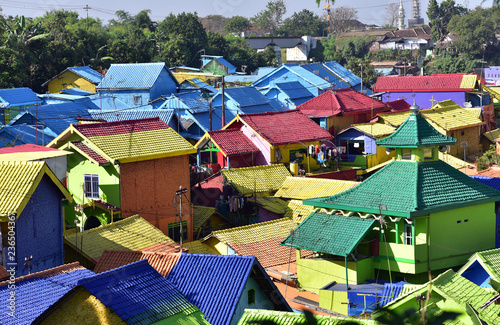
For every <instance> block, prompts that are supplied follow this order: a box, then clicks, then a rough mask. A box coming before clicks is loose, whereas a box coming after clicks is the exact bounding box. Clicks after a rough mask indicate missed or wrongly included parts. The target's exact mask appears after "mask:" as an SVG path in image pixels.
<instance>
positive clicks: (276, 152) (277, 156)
mask: <svg viewBox="0 0 500 325" xmlns="http://www.w3.org/2000/svg"><path fill="white" fill-rule="evenodd" d="M274 158H275V161H276V162H280V161H281V160H282V159H283V156H282V155H281V150H280V148H276V150H274Z"/></svg>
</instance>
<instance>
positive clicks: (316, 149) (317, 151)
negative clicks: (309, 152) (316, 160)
mask: <svg viewBox="0 0 500 325" xmlns="http://www.w3.org/2000/svg"><path fill="white" fill-rule="evenodd" d="M314 149H315V150H314V152H315V153H316V154H318V153H319V144H317V145H316V147H315V148H314Z"/></svg>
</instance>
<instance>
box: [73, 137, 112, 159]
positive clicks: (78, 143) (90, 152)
mask: <svg viewBox="0 0 500 325" xmlns="http://www.w3.org/2000/svg"><path fill="white" fill-rule="evenodd" d="M71 143H72V144H74V145H75V147H77V148H78V149H80V150H81V151H83V152H84V153H85V154H87V155H88V156H89V157H90V158H92V159H94V160H95V161H97V162H98V163H99V164H106V163H108V162H109V161H108V160H107V159H106V158H104V157H103V156H101V155H100V154H98V153H97V152H95V151H94V150H92V149H91V148H89V147H88V146H86V145H85V144H84V143H83V142H81V141H71Z"/></svg>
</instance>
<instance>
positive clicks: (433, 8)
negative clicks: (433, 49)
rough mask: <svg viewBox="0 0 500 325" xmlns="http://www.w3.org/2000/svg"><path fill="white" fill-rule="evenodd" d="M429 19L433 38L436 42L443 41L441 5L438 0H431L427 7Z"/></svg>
mask: <svg viewBox="0 0 500 325" xmlns="http://www.w3.org/2000/svg"><path fill="white" fill-rule="evenodd" d="M427 17H428V18H429V25H430V26H431V37H432V39H433V40H434V41H439V40H440V39H441V35H440V30H441V24H440V20H439V4H438V3H437V0H429V5H428V6H427Z"/></svg>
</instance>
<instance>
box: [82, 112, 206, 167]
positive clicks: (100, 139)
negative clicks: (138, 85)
mask: <svg viewBox="0 0 500 325" xmlns="http://www.w3.org/2000/svg"><path fill="white" fill-rule="evenodd" d="M74 128H75V129H76V130H77V131H78V132H80V133H81V134H82V135H84V136H85V137H87V139H89V141H90V142H92V143H93V144H94V145H96V146H97V147H98V148H99V149H101V150H102V151H103V152H104V153H106V155H108V156H109V157H110V158H112V159H115V160H123V161H126V160H127V159H132V158H140V159H148V158H151V157H158V156H163V155H181V154H188V153H193V152H195V151H196V149H195V148H194V147H193V146H192V145H191V144H190V143H189V142H187V141H186V140H185V139H184V138H183V137H181V136H180V135H179V134H178V133H177V132H175V131H174V130H173V129H172V128H170V127H169V126H168V125H167V124H165V123H164V122H163V121H161V120H160V119H159V118H158V117H156V118H147V119H139V120H128V121H118V122H106V123H89V124H80V125H75V126H74Z"/></svg>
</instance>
